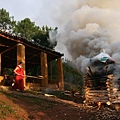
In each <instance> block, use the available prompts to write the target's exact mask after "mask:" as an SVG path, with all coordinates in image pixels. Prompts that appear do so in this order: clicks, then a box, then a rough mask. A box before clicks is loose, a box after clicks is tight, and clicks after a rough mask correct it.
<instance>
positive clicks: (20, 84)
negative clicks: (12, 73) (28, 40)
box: [13, 65, 24, 91]
mask: <svg viewBox="0 0 120 120" xmlns="http://www.w3.org/2000/svg"><path fill="white" fill-rule="evenodd" d="M17 67H18V68H19V69H17V70H16V72H17V73H18V74H20V75H16V79H15V84H14V86H13V89H15V90H16V89H19V90H21V91H23V90H24V70H23V68H22V67H20V66H19V65H18V66H17ZM21 75H23V76H21Z"/></svg>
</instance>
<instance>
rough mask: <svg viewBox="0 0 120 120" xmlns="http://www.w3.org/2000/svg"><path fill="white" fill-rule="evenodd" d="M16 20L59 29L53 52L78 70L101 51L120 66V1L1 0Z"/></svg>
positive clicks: (2, 6)
mask: <svg viewBox="0 0 120 120" xmlns="http://www.w3.org/2000/svg"><path fill="white" fill-rule="evenodd" d="M0 2H1V4H0V8H4V9H6V10H7V11H8V12H9V13H10V15H11V16H14V18H15V20H22V19H24V18H26V17H28V18H30V19H31V20H32V21H34V22H35V24H36V25H39V26H40V27H41V26H43V25H48V26H50V27H53V28H54V27H58V33H57V35H56V36H52V37H51V39H52V38H56V39H57V41H58V45H57V47H56V50H57V51H59V52H61V53H64V55H65V57H66V58H69V59H71V60H72V61H74V62H75V64H76V65H77V66H78V67H79V68H85V66H86V64H87V62H88V60H89V58H90V57H93V56H94V55H96V54H98V53H99V52H100V51H101V50H102V49H104V50H105V51H106V53H108V54H109V55H110V56H111V57H112V58H113V59H114V60H115V61H116V62H117V63H120V0H12V1H10V0H4V1H3V0H0Z"/></svg>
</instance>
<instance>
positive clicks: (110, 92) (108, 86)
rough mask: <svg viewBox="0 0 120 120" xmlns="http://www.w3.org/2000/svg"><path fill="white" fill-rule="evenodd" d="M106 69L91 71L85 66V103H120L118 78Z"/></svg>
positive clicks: (119, 82) (119, 81)
mask: <svg viewBox="0 0 120 120" xmlns="http://www.w3.org/2000/svg"><path fill="white" fill-rule="evenodd" d="M105 67H106V69H103V71H101V72H99V71H94V72H93V71H92V69H91V67H89V66H88V67H87V68H86V71H87V73H86V75H85V76H84V78H85V82H84V91H85V103H99V102H100V103H107V104H112V103H120V90H119V86H120V85H119V84H120V80H119V79H116V78H115V76H114V75H113V74H112V73H111V72H110V71H108V70H107V66H105Z"/></svg>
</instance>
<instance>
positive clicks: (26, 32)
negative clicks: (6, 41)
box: [14, 18, 40, 40]
mask: <svg viewBox="0 0 120 120" xmlns="http://www.w3.org/2000/svg"><path fill="white" fill-rule="evenodd" d="M39 29H40V28H39V27H38V26H36V25H35V23H34V22H31V20H30V19H29V18H25V19H24V20H21V21H18V22H17V25H16V27H15V29H14V33H15V35H19V36H21V37H23V38H25V39H27V40H32V38H33V36H35V35H36V34H37V32H38V31H39Z"/></svg>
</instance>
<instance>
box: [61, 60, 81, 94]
mask: <svg viewBox="0 0 120 120" xmlns="http://www.w3.org/2000/svg"><path fill="white" fill-rule="evenodd" d="M63 71H64V79H65V89H68V90H73V91H74V90H77V91H80V92H81V93H82V92H83V77H82V75H81V73H79V71H78V70H77V68H76V66H75V65H74V64H73V63H72V62H71V61H70V60H65V62H63Z"/></svg>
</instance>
